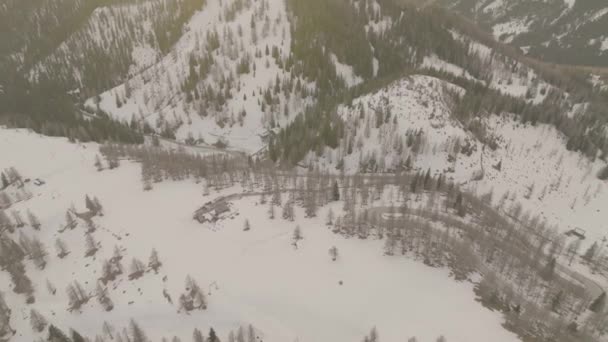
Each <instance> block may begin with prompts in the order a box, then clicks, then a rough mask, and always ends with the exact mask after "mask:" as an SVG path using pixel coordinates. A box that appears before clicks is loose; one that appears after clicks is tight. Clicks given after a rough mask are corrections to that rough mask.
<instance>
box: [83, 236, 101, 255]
mask: <svg viewBox="0 0 608 342" xmlns="http://www.w3.org/2000/svg"><path fill="white" fill-rule="evenodd" d="M98 250H99V247H98V245H97V242H96V241H95V238H93V234H87V235H86V237H85V254H84V256H85V257H91V256H94V255H95V253H97V251H98Z"/></svg>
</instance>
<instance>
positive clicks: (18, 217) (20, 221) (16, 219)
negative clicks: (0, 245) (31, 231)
mask: <svg viewBox="0 0 608 342" xmlns="http://www.w3.org/2000/svg"><path fill="white" fill-rule="evenodd" d="M11 215H13V221H14V222H15V226H16V227H17V228H22V227H23V226H25V222H23V219H22V218H21V214H19V212H18V211H17V210H13V211H12V212H11Z"/></svg>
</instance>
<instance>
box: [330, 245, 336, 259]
mask: <svg viewBox="0 0 608 342" xmlns="http://www.w3.org/2000/svg"><path fill="white" fill-rule="evenodd" d="M329 256H330V257H331V260H332V261H336V260H338V248H337V247H336V246H332V247H331V248H330V249H329Z"/></svg>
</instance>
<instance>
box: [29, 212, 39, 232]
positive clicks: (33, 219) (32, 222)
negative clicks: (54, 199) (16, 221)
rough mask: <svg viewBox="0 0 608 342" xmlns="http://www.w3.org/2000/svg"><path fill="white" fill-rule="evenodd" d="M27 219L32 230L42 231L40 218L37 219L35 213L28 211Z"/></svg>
mask: <svg viewBox="0 0 608 342" xmlns="http://www.w3.org/2000/svg"><path fill="white" fill-rule="evenodd" d="M27 218H28V221H29V222H30V226H32V228H34V229H36V230H39V229H40V220H38V217H36V215H34V213H32V212H31V211H30V210H28V211H27Z"/></svg>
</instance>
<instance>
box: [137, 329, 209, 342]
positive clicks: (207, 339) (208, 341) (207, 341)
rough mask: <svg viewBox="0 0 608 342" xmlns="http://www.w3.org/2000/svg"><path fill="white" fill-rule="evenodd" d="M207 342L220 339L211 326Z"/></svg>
mask: <svg viewBox="0 0 608 342" xmlns="http://www.w3.org/2000/svg"><path fill="white" fill-rule="evenodd" d="M134 342H135V341H134ZM207 342H220V339H219V338H218V337H217V334H216V333H215V330H213V328H210V329H209V337H208V338H207Z"/></svg>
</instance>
